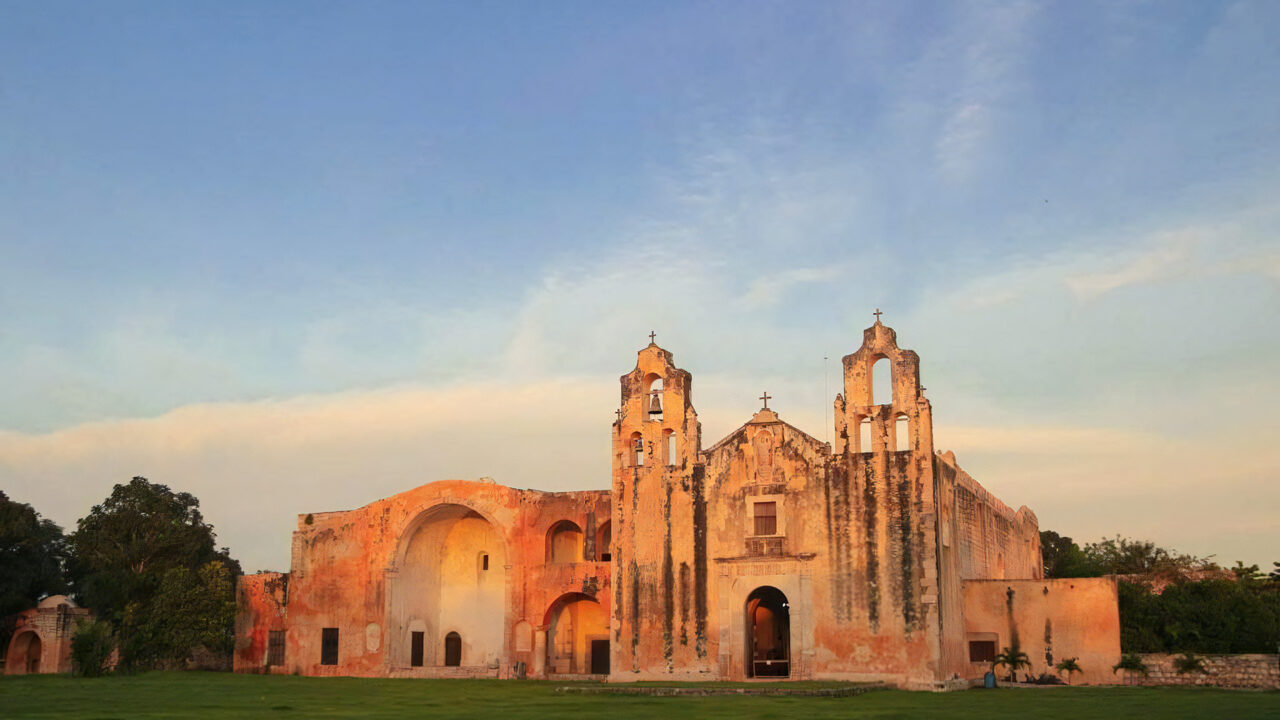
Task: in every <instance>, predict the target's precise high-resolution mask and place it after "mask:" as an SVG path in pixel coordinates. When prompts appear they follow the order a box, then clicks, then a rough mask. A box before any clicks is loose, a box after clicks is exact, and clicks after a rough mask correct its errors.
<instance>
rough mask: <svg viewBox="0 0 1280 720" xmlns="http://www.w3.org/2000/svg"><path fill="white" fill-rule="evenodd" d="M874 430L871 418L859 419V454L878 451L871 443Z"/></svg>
mask: <svg viewBox="0 0 1280 720" xmlns="http://www.w3.org/2000/svg"><path fill="white" fill-rule="evenodd" d="M872 428H873V426H872V424H871V418H869V417H861V418H859V419H858V452H860V453H869V452H873V451H874V450H875V449H876V448H875V445H874V444H872V441H871V434H872Z"/></svg>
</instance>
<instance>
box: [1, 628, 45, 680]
mask: <svg viewBox="0 0 1280 720" xmlns="http://www.w3.org/2000/svg"><path fill="white" fill-rule="evenodd" d="M42 650H43V643H41V642H40V636H39V635H37V634H36V632H35V631H34V630H28V631H26V632H20V633H18V634H17V635H15V636H14V637H13V640H12V641H11V642H10V643H9V652H8V653H7V657H6V658H5V674H6V675H34V674H35V673H38V672H40V656H41V651H42Z"/></svg>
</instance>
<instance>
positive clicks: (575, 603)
mask: <svg viewBox="0 0 1280 720" xmlns="http://www.w3.org/2000/svg"><path fill="white" fill-rule="evenodd" d="M543 624H545V625H546V627H547V672H548V673H553V674H557V675H563V674H588V673H594V674H607V673H608V672H609V617H608V615H606V614H605V612H604V608H603V607H601V606H600V603H599V602H597V601H596V599H595V598H593V597H591V596H590V595H584V594H582V593H566V594H564V595H561V596H560V597H559V598H557V599H556V601H555V602H553V603H551V606H550V607H548V608H547V614H546V617H545V618H543Z"/></svg>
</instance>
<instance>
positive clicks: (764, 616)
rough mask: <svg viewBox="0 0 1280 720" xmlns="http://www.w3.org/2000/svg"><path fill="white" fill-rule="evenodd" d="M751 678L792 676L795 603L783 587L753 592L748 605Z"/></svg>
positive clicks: (747, 631) (748, 653)
mask: <svg viewBox="0 0 1280 720" xmlns="http://www.w3.org/2000/svg"><path fill="white" fill-rule="evenodd" d="M744 619H745V621H746V634H745V636H744V637H745V638H746V643H745V645H746V647H745V648H744V649H745V650H746V675H747V677H776V678H783V677H790V675H791V604H790V603H789V602H787V596H786V595H784V594H783V592H782V591H781V590H779V589H778V588H776V587H773V586H772V585H764V586H761V587H758V588H756V589H755V590H752V591H751V594H750V595H748V596H747V603H746V608H745V618H744Z"/></svg>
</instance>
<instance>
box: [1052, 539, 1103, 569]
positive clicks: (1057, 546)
mask: <svg viewBox="0 0 1280 720" xmlns="http://www.w3.org/2000/svg"><path fill="white" fill-rule="evenodd" d="M1040 555H1041V558H1042V559H1043V560H1044V576H1045V577H1047V578H1072V577H1098V576H1099V575H1102V573H1103V569H1102V568H1101V567H1100V566H1099V565H1097V564H1096V563H1095V562H1094V561H1093V559H1092V558H1090V557H1089V556H1088V555H1086V554H1085V552H1084V550H1082V549H1081V548H1080V546H1079V545H1077V544H1076V543H1075V541H1074V540H1072V539H1071V538H1069V537H1067V536H1065V535H1059V534H1058V533H1056V532H1054V531H1052V530H1041V531H1040Z"/></svg>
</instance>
